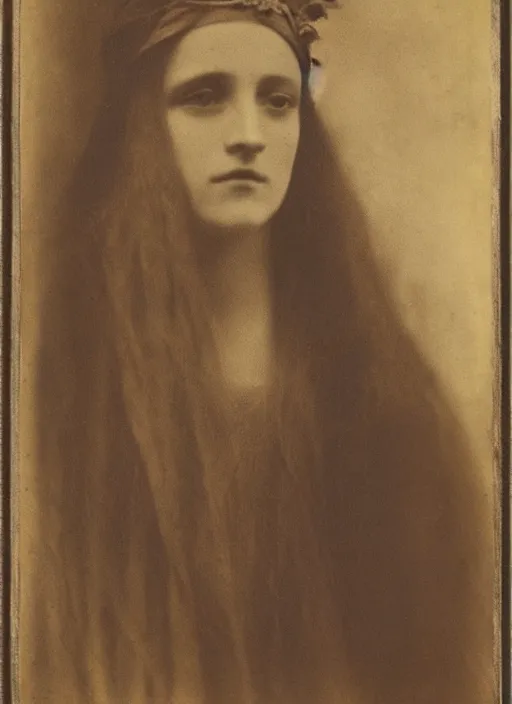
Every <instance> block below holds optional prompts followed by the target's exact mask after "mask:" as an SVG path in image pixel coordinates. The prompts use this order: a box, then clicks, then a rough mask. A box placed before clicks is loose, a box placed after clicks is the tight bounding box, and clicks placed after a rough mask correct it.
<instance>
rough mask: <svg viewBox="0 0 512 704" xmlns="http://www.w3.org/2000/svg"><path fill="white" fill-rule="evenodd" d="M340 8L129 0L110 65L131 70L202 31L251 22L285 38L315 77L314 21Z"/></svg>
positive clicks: (306, 2) (326, 2)
mask: <svg viewBox="0 0 512 704" xmlns="http://www.w3.org/2000/svg"><path fill="white" fill-rule="evenodd" d="M296 2H298V3H300V4H299V5H298V6H295V3H296ZM336 6H337V2H336V0H302V3H301V0H125V2H124V3H123V5H122V7H121V8H120V11H119V13H118V15H117V18H116V20H115V22H114V27H113V30H112V32H111V33H110V35H109V37H108V38H107V42H106V45H105V54H106V61H107V63H108V65H109V66H110V67H111V68H119V67H122V66H129V65H130V64H133V63H134V62H136V61H137V60H138V59H139V58H140V57H141V56H142V55H144V54H145V53H147V52H148V51H150V50H151V49H152V48H154V47H156V46H157V45H159V44H161V43H162V42H164V41H167V40H170V39H173V38H177V37H180V36H183V35H184V34H186V33H187V32H189V31H190V30H192V29H194V28H196V27H200V26H204V25H206V24H214V23H218V22H229V21H235V20H240V19H242V18H246V19H248V20H250V21H256V22H258V23H260V24H263V25H265V26H267V27H269V28H270V29H273V30H274V31H276V32H277V33H278V34H280V35H281V36H282V37H283V39H284V40H285V41H286V42H287V43H288V44H289V45H290V47H291V48H292V49H293V51H294V52H295V55H296V56H297V59H298V61H299V64H300V66H301V69H302V71H303V73H305V74H307V75H309V73H310V71H311V68H312V66H314V65H318V63H319V62H317V61H316V60H315V59H314V58H312V56H311V51H310V47H311V44H312V43H313V42H314V41H316V40H317V39H319V34H318V32H317V30H316V29H315V27H314V26H313V23H314V22H316V21H317V20H319V19H321V18H326V17H327V8H329V7H336Z"/></svg>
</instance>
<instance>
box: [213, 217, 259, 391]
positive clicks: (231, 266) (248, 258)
mask: <svg viewBox="0 0 512 704" xmlns="http://www.w3.org/2000/svg"><path fill="white" fill-rule="evenodd" d="M212 241H213V245H212V246H211V247H208V252H207V253H205V263H204V270H205V271H206V280H207V286H208V293H209V296H210V302H211V307H212V314H213V326H214V331H215V336H216V340H217V348H218V353H219V356H220V361H221V366H222V368H223V371H224V375H225V377H226V380H227V381H228V383H229V384H230V385H232V386H234V387H246V388H250V387H257V386H263V385H264V384H265V383H266V382H267V381H268V373H269V366H270V359H271V300H270V298H271V296H270V285H269V267H268V231H267V230H266V229H261V230H251V231H243V232H242V231H237V232H233V233H230V234H229V236H228V237H226V235H224V237H222V239H220V240H219V239H218V238H217V237H215V236H214V237H213V238H212V240H210V242H212Z"/></svg>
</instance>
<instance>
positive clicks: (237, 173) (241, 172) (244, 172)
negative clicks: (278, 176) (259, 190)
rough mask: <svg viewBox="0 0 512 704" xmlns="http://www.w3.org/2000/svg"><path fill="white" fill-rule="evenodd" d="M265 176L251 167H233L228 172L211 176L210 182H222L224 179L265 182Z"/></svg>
mask: <svg viewBox="0 0 512 704" xmlns="http://www.w3.org/2000/svg"><path fill="white" fill-rule="evenodd" d="M267 180H268V179H267V178H266V177H265V176H263V175H262V174H260V173H258V172H257V171H253V170H252V169H235V170H233V171H229V172H228V173H225V174H221V175H220V176H215V177H214V178H212V183H224V182H226V181H249V182H253V183H266V182H267Z"/></svg>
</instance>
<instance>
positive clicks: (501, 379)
mask: <svg viewBox="0 0 512 704" xmlns="http://www.w3.org/2000/svg"><path fill="white" fill-rule="evenodd" d="M22 2H23V0H0V13H1V15H2V43H1V45H0V62H1V77H0V98H1V108H0V110H1V112H0V114H1V122H2V143H1V148H0V151H1V164H0V181H1V196H0V205H1V217H2V230H1V233H0V238H1V243H0V244H1V259H0V276H1V291H2V293H1V305H0V335H1V347H0V365H1V377H0V445H1V456H2V470H1V471H2V475H1V481H0V550H1V555H2V559H1V567H0V590H1V595H2V604H1V610H0V632H1V638H0V663H1V666H2V677H1V678H0V701H2V702H4V701H5V702H14V703H15V704H26V703H25V702H21V701H20V698H19V696H20V695H19V687H18V674H19V673H18V657H17V655H18V647H19V638H18V610H17V609H18V603H19V596H18V595H19V589H20V584H21V582H20V575H19V566H18V555H19V544H18V541H19V521H18V497H19V469H20V454H19V447H18V437H19V434H18V423H19V398H18V397H19V387H20V380H21V377H22V371H21V360H20V354H21V344H20V300H21V295H22V292H21V275H20V267H21V259H20V248H21V232H20V185H19V184H20V174H19V169H20V167H19V155H20V150H21V148H22V145H21V143H20V130H19V114H20V110H19V80H20V58H19V37H20V4H21V3H22ZM492 19H493V26H494V37H495V46H494V47H493V52H494V56H493V60H494V72H493V73H494V78H493V83H494V85H493V94H494V96H495V105H494V130H493V134H492V140H493V158H494V181H495V183H494V189H495V196H494V199H493V201H494V218H493V230H494V232H493V238H494V247H495V252H494V266H495V276H494V288H495V290H494V310H495V320H494V323H495V340H494V344H495V360H497V364H496V369H495V382H494V390H493V392H494V443H495V445H494V482H495V486H494V496H495V504H496V508H495V514H494V531H495V538H496V540H495V545H496V547H495V554H496V564H497V569H499V571H500V574H499V576H498V577H497V578H496V580H495V585H496V591H495V595H494V598H495V603H494V606H495V631H496V638H495V664H496V670H497V672H496V675H497V676H496V680H497V682H496V685H497V686H496V689H497V691H498V692H499V695H498V696H499V701H500V702H508V701H510V697H511V684H512V668H511V661H510V655H511V652H510V651H511V631H512V624H511V606H510V596H511V567H510V552H511V549H510V539H511V523H510V509H511V478H510V458H511V454H510V441H511V405H510V398H511V389H510V362H511V360H510V336H511V326H510V321H511V310H510V293H511V291H510V269H511V264H512V263H511V257H510V254H511V253H510V229H511V218H512V212H511V196H512V183H511V177H510V164H511V109H510V100H511V81H512V78H511V71H510V69H511V46H510V34H511V32H510V24H511V13H510V0H493V18H492ZM490 137H491V135H490ZM27 704H28V703H27Z"/></svg>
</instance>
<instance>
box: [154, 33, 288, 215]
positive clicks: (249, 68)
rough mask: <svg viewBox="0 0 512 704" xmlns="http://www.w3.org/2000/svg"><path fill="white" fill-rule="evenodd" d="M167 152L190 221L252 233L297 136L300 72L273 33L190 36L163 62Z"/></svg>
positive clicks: (283, 179)
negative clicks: (175, 169) (170, 154)
mask: <svg viewBox="0 0 512 704" xmlns="http://www.w3.org/2000/svg"><path fill="white" fill-rule="evenodd" d="M164 89H165V97H166V104H167V126H168V129H169V135H170V137H171V143H172V150H173V155H174V158H175V159H176V162H177V165H178V169H179V171H180V173H181V176H182V178H183V182H184V184H185V187H186V190H187V191H188V195H189V197H190V202H191V205H192V208H193V211H194V212H195V214H196V216H197V217H198V218H199V219H200V220H201V221H202V222H204V223H206V224H208V225H212V226H214V227H217V228H218V227H220V228H240V227H245V228H247V227H249V228H253V227H261V226H263V225H265V224H266V223H267V222H268V221H269V219H270V218H271V217H272V216H273V215H274V213H275V212H276V211H277V210H278V208H279V207H280V205H281V203H282V202H283V199H284V197H285V194H286V191H287V189H288V184H289V182H290V177H291V173H292V168H293V163H294V159H295V154H296V152H297V144H298V141H299V130H300V117H299V108H300V96H301V72H300V68H299V64H298V61H297V58H296V56H295V54H294V52H293V50H292V49H291V47H290V46H289V45H288V44H287V43H286V41H285V40H284V39H283V38H282V37H280V36H279V34H277V33H276V32H274V31H273V30H272V29H269V28H267V27H265V26H263V25H259V24H256V23H251V22H229V23H220V24H212V25H206V26H204V27H199V28H197V29H195V30H192V31H191V32H190V33H189V34H187V35H186V36H185V37H184V39H183V40H182V41H181V42H180V44H179V45H178V47H177V49H176V50H175V51H174V52H173V54H172V56H171V57H170V59H169V61H168V65H167V67H166V71H165V79H164Z"/></svg>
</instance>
